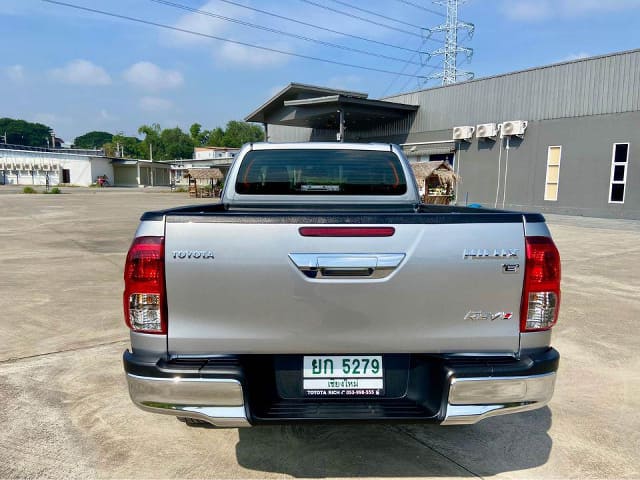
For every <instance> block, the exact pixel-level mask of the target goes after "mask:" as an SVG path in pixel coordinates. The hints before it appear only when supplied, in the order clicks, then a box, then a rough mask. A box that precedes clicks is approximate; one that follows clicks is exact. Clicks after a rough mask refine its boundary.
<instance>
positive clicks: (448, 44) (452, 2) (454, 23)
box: [427, 0, 475, 85]
mask: <svg viewBox="0 0 640 480" xmlns="http://www.w3.org/2000/svg"><path fill="white" fill-rule="evenodd" d="M433 3H435V4H436V5H442V6H445V7H446V8H447V20H446V22H445V23H444V24H442V25H438V26H437V27H433V28H429V29H427V32H428V35H427V38H429V37H431V35H432V34H434V33H440V32H444V34H445V43H444V47H442V48H438V49H437V50H434V51H432V52H430V53H429V59H430V58H431V57H435V56H443V57H444V63H443V69H442V72H438V73H434V74H433V75H430V76H429V77H427V80H433V79H442V85H451V84H452V83H457V82H458V81H461V80H471V79H473V72H466V71H461V70H458V63H457V60H458V54H459V53H464V54H465V55H466V57H467V61H470V60H471V57H473V49H471V48H468V47H461V46H459V45H458V31H459V30H466V31H467V36H468V38H469V39H471V37H473V32H474V30H475V26H474V25H473V23H467V22H461V21H458V7H459V6H460V5H463V4H465V3H467V0H434V1H433Z"/></svg>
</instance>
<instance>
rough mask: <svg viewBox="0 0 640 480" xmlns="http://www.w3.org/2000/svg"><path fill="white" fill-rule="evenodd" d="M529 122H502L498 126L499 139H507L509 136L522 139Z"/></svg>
mask: <svg viewBox="0 0 640 480" xmlns="http://www.w3.org/2000/svg"><path fill="white" fill-rule="evenodd" d="M528 124H529V122H526V121H525V120H512V121H509V122H503V123H501V124H500V138H504V137H508V136H511V135H514V136H518V137H523V136H524V131H525V130H526V129H527V125H528Z"/></svg>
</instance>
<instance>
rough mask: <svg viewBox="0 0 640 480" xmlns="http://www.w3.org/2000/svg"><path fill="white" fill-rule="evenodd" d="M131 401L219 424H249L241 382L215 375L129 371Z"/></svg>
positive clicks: (151, 410) (232, 426)
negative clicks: (151, 374)
mask: <svg viewBox="0 0 640 480" xmlns="http://www.w3.org/2000/svg"><path fill="white" fill-rule="evenodd" d="M127 383H128V384H129V395H130V396H131V400H133V403H135V404H136V405H137V406H138V407H140V408H141V409H142V410H146V411H148V412H153V413H164V414H167V415H175V416H177V417H187V418H195V419H198V420H204V421H206V422H209V423H212V424H213V425H215V426H217V427H226V428H235V427H249V426H250V424H249V420H248V419H247V412H246V410H245V406H244V399H243V394H242V385H241V384H240V382H239V381H238V380H233V379H216V378H208V379H203V378H180V377H174V378H159V377H156V378H153V377H143V376H138V375H133V374H131V373H128V374H127Z"/></svg>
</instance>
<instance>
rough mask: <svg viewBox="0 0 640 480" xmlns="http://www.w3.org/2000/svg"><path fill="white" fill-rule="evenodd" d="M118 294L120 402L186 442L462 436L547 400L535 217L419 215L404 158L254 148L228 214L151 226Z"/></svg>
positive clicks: (541, 252)
mask: <svg viewBox="0 0 640 480" xmlns="http://www.w3.org/2000/svg"><path fill="white" fill-rule="evenodd" d="M124 282H125V288H124V317H125V321H126V324H127V326H128V327H129V329H130V335H131V349H130V350H127V351H125V352H124V369H125V371H126V379H127V382H128V387H129V393H130V396H131V399H132V400H133V402H134V403H135V405H137V406H138V407H140V408H142V409H143V410H146V411H149V412H155V413H163V414H169V415H174V416H177V417H180V418H181V419H183V420H185V419H186V420H187V422H188V423H198V422H208V423H211V424H213V425H215V426H218V427H244V426H251V425H261V424H278V423H302V422H383V421H397V422H413V421H418V422H432V423H439V424H442V425H459V424H473V423H476V422H478V421H479V420H482V419H485V418H487V417H492V416H496V415H502V414H510V413H517V412H524V411H528V410H533V409H536V408H540V407H542V406H544V405H546V404H547V402H549V400H550V399H551V396H552V394H553V390H554V384H555V379H556V371H557V368H558V361H559V355H558V352H557V351H556V350H555V349H553V348H551V346H550V337H551V328H552V327H553V325H554V324H555V323H556V321H557V318H558V308H559V304H560V257H559V254H558V250H557V249H556V246H555V245H554V243H553V241H552V239H551V236H550V233H549V230H548V228H547V226H546V225H545V221H544V218H543V217H542V216H541V215H540V214H537V213H522V212H514V211H501V210H492V209H484V208H467V207H461V206H445V205H426V204H423V203H421V199H420V196H419V193H418V188H417V184H416V181H415V179H414V176H413V174H412V170H411V166H410V164H409V162H408V161H407V159H406V158H405V156H404V155H403V153H402V150H401V149H400V148H399V147H398V146H396V145H389V144H348V143H289V144H274V143H254V144H248V145H245V146H244V147H243V148H242V149H241V151H240V152H239V154H238V155H237V157H236V159H235V161H234V163H233V165H232V166H231V168H230V170H229V172H228V175H227V178H226V182H225V185H224V189H223V192H222V197H221V201H220V202H219V203H214V204H206V205H205V204H200V205H196V206H187V207H182V208H173V209H168V210H162V211H154V212H147V213H145V214H144V215H143V216H142V218H141V223H140V225H139V227H138V229H137V232H136V233H135V237H134V239H133V243H132V245H131V248H130V249H129V252H128V255H127V259H126V265H125V269H124Z"/></svg>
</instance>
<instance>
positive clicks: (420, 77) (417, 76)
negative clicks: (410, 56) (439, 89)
mask: <svg viewBox="0 0 640 480" xmlns="http://www.w3.org/2000/svg"><path fill="white" fill-rule="evenodd" d="M441 66H442V63H440V65H438V66H437V67H431V70H430V71H434V70H436V69H438V68H440V67H441ZM420 70H422V67H418V68H417V69H416V71H415V72H413V74H412V75H411V74H410V75H409V76H410V77H414V78H416V79H423V80H424V79H425V77H424V75H418V72H419V71H420ZM411 80H413V78H408V79H407V81H406V82H404V85H402V87H401V88H400V90H399V92H402V91H403V90H405V89H406V88H407V85H409V82H410V81H411ZM419 87H420V85H419V84H418V88H419Z"/></svg>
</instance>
